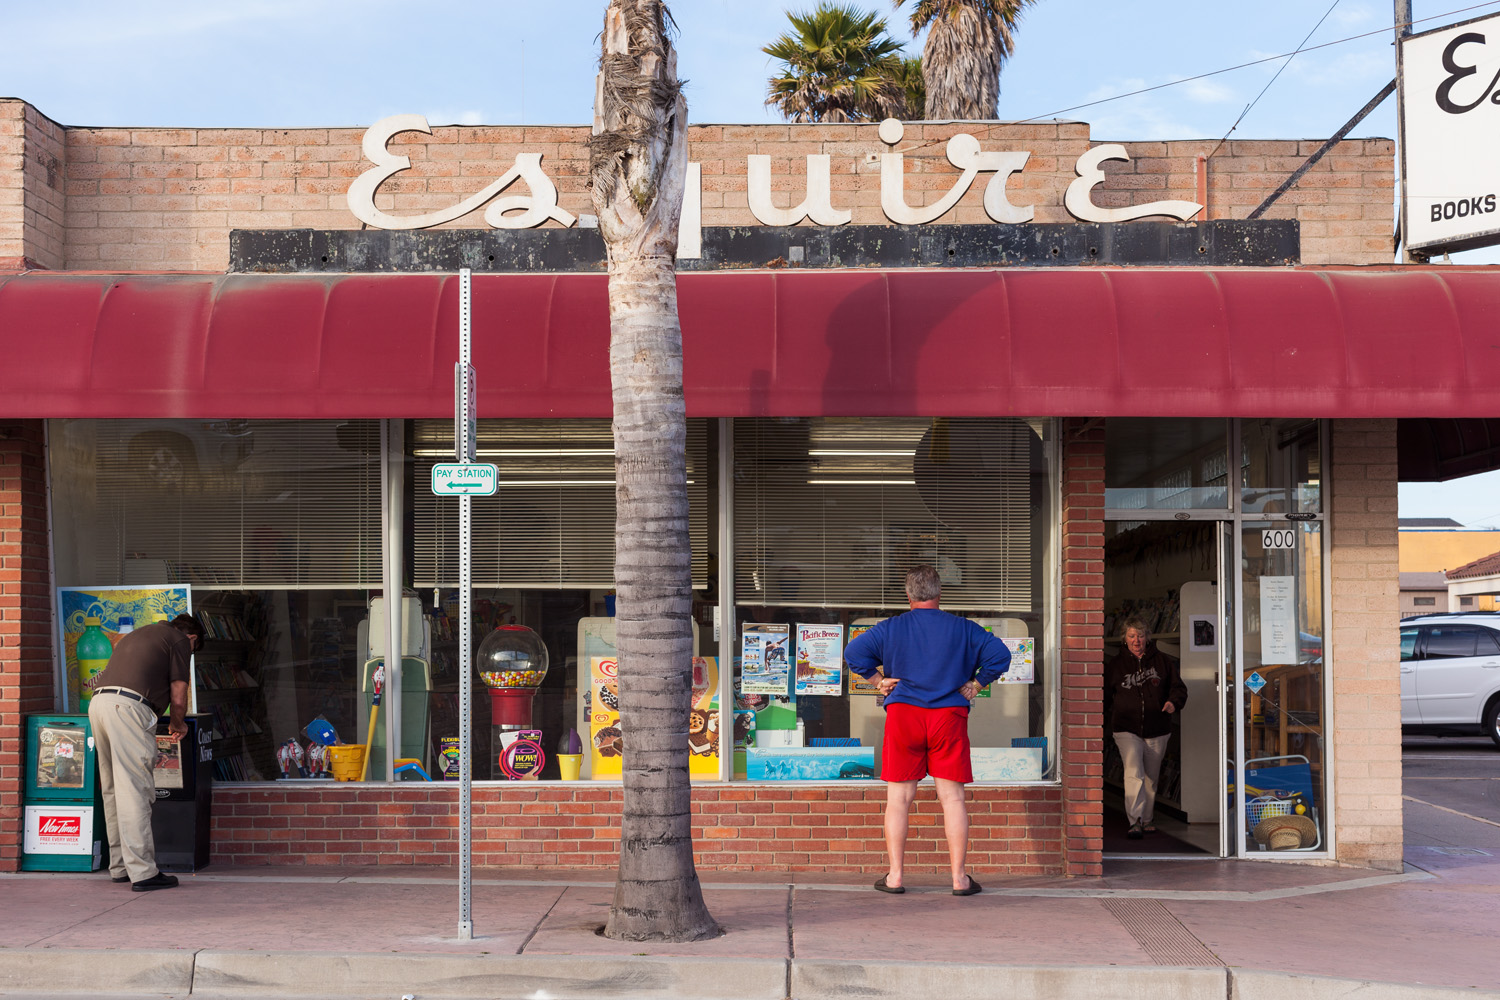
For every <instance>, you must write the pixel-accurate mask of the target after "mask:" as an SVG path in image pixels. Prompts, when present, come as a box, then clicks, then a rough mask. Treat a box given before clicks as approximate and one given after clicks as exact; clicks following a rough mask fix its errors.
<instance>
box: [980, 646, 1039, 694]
mask: <svg viewBox="0 0 1500 1000" xmlns="http://www.w3.org/2000/svg"><path fill="white" fill-rule="evenodd" d="M1000 641H1001V642H1003V643H1005V646H1006V648H1007V649H1009V650H1010V669H1008V670H1006V671H1005V673H1003V674H1001V675H1000V679H999V680H997V681H995V683H996V684H1030V683H1032V682H1033V681H1035V680H1036V639H1034V638H1032V637H1031V636H1029V635H1028V636H1021V637H1018V638H1002V639H1001V640H1000ZM986 693H988V689H986Z"/></svg>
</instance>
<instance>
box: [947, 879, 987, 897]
mask: <svg viewBox="0 0 1500 1000" xmlns="http://www.w3.org/2000/svg"><path fill="white" fill-rule="evenodd" d="M983 889H984V886H982V885H980V884H979V883H978V882H976V881H974V876H973V875H970V876H969V887H968V888H967V889H954V890H953V895H955V896H972V895H974V894H975V893H977V892H981V891H982V890H983Z"/></svg>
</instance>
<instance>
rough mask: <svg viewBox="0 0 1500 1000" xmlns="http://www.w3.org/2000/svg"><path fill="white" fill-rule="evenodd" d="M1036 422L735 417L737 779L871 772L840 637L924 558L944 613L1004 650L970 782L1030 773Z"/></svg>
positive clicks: (1037, 531)
mask: <svg viewBox="0 0 1500 1000" xmlns="http://www.w3.org/2000/svg"><path fill="white" fill-rule="evenodd" d="M1048 426H1049V425H1047V424H1045V423H1044V422H1040V421H1037V422H1029V421H1025V420H1017V419H1003V418H999V419H978V418H974V419H970V418H963V419H959V418H953V419H949V418H938V419H839V418H807V419H775V418H769V419H755V420H739V421H736V422H735V430H734V487H735V490H734V566H735V603H736V619H737V620H736V622H735V624H734V629H733V631H732V633H731V634H732V636H733V640H732V641H733V642H735V643H736V648H734V649H733V650H730V651H727V652H726V656H728V655H732V656H733V658H734V659H733V663H734V670H735V692H736V698H735V719H734V736H735V742H736V746H737V747H739V748H740V749H738V750H737V752H736V762H735V773H736V775H746V776H748V777H749V778H751V779H752V780H757V779H765V780H777V779H797V778H802V779H851V778H856V779H857V778H867V779H868V778H875V777H877V776H878V775H879V754H878V748H879V745H880V737H881V731H882V727H883V723H884V713H883V711H882V710H881V708H880V705H879V700H878V698H877V697H876V696H875V693H874V692H873V691H870V690H861V688H860V686H859V685H857V684H854V683H853V682H852V681H851V680H850V678H849V674H848V672H847V670H845V669H844V665H843V661H842V649H843V646H844V645H845V644H846V643H847V642H848V641H849V640H850V639H851V638H852V637H853V636H854V635H857V634H858V633H859V631H861V630H863V629H864V628H867V627H869V626H870V625H873V624H874V623H875V622H878V621H879V620H881V619H882V618H886V617H889V616H892V615H896V614H899V613H901V612H902V611H905V610H906V607H907V604H906V598H905V594H904V591H903V584H904V578H905V574H906V571H907V570H908V569H910V568H911V567H912V566H914V565H917V564H919V563H930V564H932V565H933V566H935V567H936V568H937V570H938V572H939V574H940V576H941V577H942V580H943V597H942V603H943V607H944V608H945V609H946V610H948V611H950V612H953V613H955V614H961V615H965V616H967V617H970V618H973V619H975V620H977V621H979V622H981V623H982V624H983V625H985V626H986V627H987V628H989V629H991V630H992V631H993V632H994V633H995V634H996V635H998V636H1001V637H1002V638H1004V639H1005V640H1006V641H1007V643H1008V644H1010V645H1011V646H1012V650H1013V673H1012V674H1011V675H1009V676H1008V677H1007V678H1006V681H1005V682H1003V683H996V684H995V685H993V686H992V687H991V688H990V689H989V690H988V691H987V692H985V694H984V695H982V696H981V698H980V699H979V700H978V701H976V703H975V707H974V710H973V713H972V715H971V718H970V735H971V738H972V740H973V743H974V746H975V757H974V759H975V773H976V779H977V780H980V781H984V780H1007V779H1023V780H1024V779H1027V778H1030V779H1040V778H1042V777H1044V775H1045V773H1046V771H1045V769H1044V765H1043V763H1042V761H1043V760H1044V759H1048V766H1050V758H1051V757H1055V753H1054V754H1051V755H1048V754H1047V752H1046V743H1047V740H1046V736H1047V734H1048V732H1049V731H1050V730H1049V724H1048V712H1049V708H1048V706H1049V702H1048V700H1047V692H1048V690H1049V688H1048V681H1047V677H1048V672H1047V669H1046V668H1047V666H1048V665H1049V663H1050V657H1049V656H1048V653H1049V650H1048V649H1047V643H1046V636H1047V634H1048V633H1047V625H1048V622H1047V608H1046V603H1045V600H1044V595H1045V594H1046V590H1047V588H1046V583H1045V581H1046V579H1047V575H1046V571H1045V567H1046V566H1047V565H1048V564H1049V563H1048V552H1049V550H1050V544H1051V537H1052V535H1051V527H1052V514H1051V502H1050V497H1051V491H1050V487H1049V469H1048V465H1047V460H1046V457H1045V456H1046V449H1045V447H1044V437H1043V435H1044V434H1045V433H1046V432H1047V429H1048Z"/></svg>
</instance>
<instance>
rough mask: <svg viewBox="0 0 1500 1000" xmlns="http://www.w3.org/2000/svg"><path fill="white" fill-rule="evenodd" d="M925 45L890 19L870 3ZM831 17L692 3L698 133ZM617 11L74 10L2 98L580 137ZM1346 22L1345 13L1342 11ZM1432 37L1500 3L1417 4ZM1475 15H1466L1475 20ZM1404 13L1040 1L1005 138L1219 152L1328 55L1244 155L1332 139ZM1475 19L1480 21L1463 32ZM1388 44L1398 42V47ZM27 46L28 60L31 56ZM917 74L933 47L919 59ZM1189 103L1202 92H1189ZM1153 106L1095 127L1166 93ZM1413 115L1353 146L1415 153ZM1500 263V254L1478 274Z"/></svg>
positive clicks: (283, 5) (1185, 1) (901, 22)
mask: <svg viewBox="0 0 1500 1000" xmlns="http://www.w3.org/2000/svg"><path fill="white" fill-rule="evenodd" d="M853 2H854V3H855V5H856V6H858V7H861V8H863V9H865V10H869V11H874V12H877V13H880V14H881V15H882V16H884V17H886V18H887V19H888V20H889V22H890V26H891V33H892V34H893V35H894V36H896V37H897V38H900V39H902V40H903V41H908V42H909V40H910V34H909V32H908V31H907V30H906V21H905V17H904V15H902V14H900V13H897V12H896V11H895V10H893V9H892V6H891V4H890V3H889V2H884V0H882V2H874V0H853ZM813 3H814V0H806V2H794V3H790V4H785V3H781V2H778V0H770V2H764V0H676V2H675V3H673V4H672V11H673V14H674V17H675V18H676V21H677V24H678V26H679V29H680V32H679V36H678V40H677V44H678V49H679V53H680V55H679V66H678V70H679V73H680V75H681V76H682V77H684V78H686V79H687V80H688V81H689V86H688V90H687V96H688V104H689V115H690V117H691V119H692V120H694V121H697V122H703V123H710V122H771V121H776V120H778V119H777V117H776V116H775V115H774V113H772V112H771V111H770V109H768V108H766V107H765V106H764V103H763V102H764V97H765V88H766V80H767V78H768V77H769V76H770V75H771V73H772V72H773V66H772V64H771V60H770V59H769V58H768V57H767V56H766V55H765V54H764V53H762V52H761V51H760V50H761V47H762V46H764V45H766V44H767V43H769V42H770V41H772V40H773V39H774V38H775V37H776V36H777V35H778V34H780V33H781V32H782V31H784V30H786V28H787V22H786V17H785V13H784V12H785V10H786V9H788V8H789V7H790V8H791V9H794V10H805V9H809V8H811V7H812V6H813ZM604 6H605V5H604V2H603V0H550V2H543V3H536V2H529V3H520V2H514V0H490V2H478V3H476V2H468V3H461V2H455V0H429V2H428V3H426V4H424V5H420V6H419V5H414V4H411V3H410V2H399V3H398V2H395V0H358V2H354V0H237V2H233V3H209V2H204V0H134V2H131V3H120V2H118V0H114V2H109V3H106V2H102V0H64V2H57V3H51V4H43V3H31V4H21V3H19V2H17V0H12V2H10V3H7V4H6V5H5V9H4V18H5V24H6V28H7V34H8V36H9V38H10V40H11V44H10V45H9V46H7V52H6V56H5V60H4V62H3V63H0V94H3V95H6V96H12V97H20V98H24V99H26V100H28V101H30V102H31V103H32V104H34V105H36V106H37V107H38V108H40V109H41V110H42V111H43V112H44V113H46V114H48V115H50V116H51V117H52V118H54V119H56V120H57V121H60V122H62V123H63V124H65V125H101V126H131V125H134V126H142V127H145V126H196V127H232V126H235V127H254V126H262V127H282V128H285V127H296V126H333V125H339V126H365V125H368V124H370V123H371V122H373V121H375V120H376V119H378V118H382V117H384V116H386V115H390V114H396V113H399V112H418V113H421V114H425V115H427V116H428V118H429V120H430V121H431V122H432V123H433V124H445V123H455V122H463V123H486V124H513V123H520V122H525V123H528V124H570V123H581V122H586V121H588V120H589V119H590V118H591V116H592V102H593V95H594V84H593V80H594V69H595V62H596V59H597V57H598V34H599V27H600V24H601V23H602V19H603V10H604ZM1330 7H1332V11H1331V13H1329V8H1330ZM1413 7H1414V16H1415V17H1416V18H1418V19H1423V18H1431V19H1432V20H1427V21H1424V22H1423V23H1420V24H1418V25H1417V30H1418V31H1421V30H1426V29H1428V28H1432V27H1438V26H1440V25H1442V24H1444V23H1451V22H1452V21H1456V20H1463V19H1467V18H1472V17H1476V16H1481V15H1484V14H1489V13H1494V12H1496V11H1500V2H1496V3H1485V4H1479V5H1477V6H1476V5H1475V3H1474V0H1414V3H1413ZM1466 8H1467V9H1466ZM1392 11H1393V3H1392V0H1338V2H1337V3H1336V4H1335V3H1333V0H1260V2H1257V3H1247V2H1242V0H1241V2H1225V0H1128V2H1126V0H1039V2H1038V3H1037V4H1036V6H1034V7H1033V8H1031V9H1030V10H1028V11H1027V13H1026V15H1025V19H1024V21H1023V23H1022V26H1021V29H1020V31H1019V33H1018V35H1017V50H1016V55H1015V57H1014V58H1013V59H1012V60H1011V61H1010V62H1009V63H1008V64H1007V66H1006V69H1005V72H1004V74H1003V76H1002V78H1001V99H1000V114H1001V117H1002V118H1010V119H1024V118H1031V117H1051V116H1054V115H1059V114H1061V115H1062V116H1063V117H1069V118H1075V119H1079V120H1083V121H1088V122H1090V123H1091V124H1092V126H1093V136H1094V137H1095V139H1096V140H1101V141H1108V140H1131V139H1181V138H1205V137H1207V138H1214V139H1217V138H1220V137H1222V136H1224V135H1225V134H1226V133H1228V132H1229V131H1230V129H1231V127H1233V126H1234V125H1235V121H1236V119H1237V118H1239V116H1240V115H1241V112H1243V111H1244V109H1245V107H1246V106H1247V105H1248V104H1250V103H1251V102H1252V101H1254V100H1255V99H1256V97H1257V95H1258V94H1259V93H1260V91H1261V90H1262V88H1264V87H1265V86H1266V84H1267V82H1269V81H1270V80H1271V78H1272V77H1273V76H1274V75H1275V74H1276V72H1277V70H1278V69H1280V68H1281V66H1282V64H1283V62H1284V60H1276V61H1272V62H1261V63H1259V64H1257V65H1253V66H1248V67H1246V68H1243V69H1238V70H1235V71H1233V72H1227V73H1222V74H1218V75H1214V76H1210V77H1206V78H1203V79H1196V80H1189V79H1188V78H1190V77H1196V76H1198V75H1200V74H1203V73H1208V72H1211V71H1214V70H1219V69H1225V68H1227V67H1232V66H1237V65H1240V64H1242V63H1248V62H1253V61H1256V60H1262V59H1265V58H1266V57H1268V56H1274V55H1278V54H1281V53H1287V52H1291V51H1293V50H1294V49H1296V48H1297V47H1298V46H1299V45H1300V44H1301V43H1302V41H1303V39H1304V38H1305V37H1306V36H1307V35H1308V32H1310V31H1312V30H1313V27H1314V25H1317V24H1318V22H1319V19H1320V18H1323V17H1324V14H1325V13H1327V17H1326V19H1324V20H1323V22H1322V24H1321V26H1320V27H1318V29H1317V31H1316V32H1315V33H1314V34H1313V35H1312V38H1311V39H1310V40H1309V42H1308V44H1309V45H1313V46H1316V45H1320V44H1322V43H1326V42H1335V41H1338V40H1340V39H1346V38H1350V37H1351V36H1357V35H1362V34H1365V33H1367V32H1376V34H1373V35H1370V36H1368V37H1364V38H1357V39H1355V40H1352V41H1347V42H1342V43H1341V44H1336V45H1332V46H1329V47H1326V48H1321V49H1318V50H1316V51H1309V52H1304V53H1303V54H1301V55H1299V56H1297V57H1296V58H1294V59H1293V60H1291V62H1290V64H1288V65H1286V68H1285V69H1284V70H1283V71H1282V73H1281V75H1280V77H1279V78H1278V79H1277V80H1276V81H1275V83H1274V85H1273V86H1272V87H1271V88H1270V90H1269V91H1267V92H1266V94H1265V96H1264V97H1262V98H1260V99H1259V102H1258V103H1256V104H1255V106H1254V107H1253V109H1251V110H1250V112H1249V113H1248V114H1247V115H1245V117H1244V119H1243V121H1241V122H1240V124H1239V126H1238V128H1237V129H1236V130H1235V132H1234V137H1236V138H1309V139H1322V138H1326V137H1327V136H1329V135H1330V134H1332V133H1333V132H1334V131H1336V130H1337V129H1338V128H1339V126H1341V125H1342V124H1343V123H1344V122H1345V121H1346V120H1347V119H1348V118H1349V117H1350V116H1351V115H1352V114H1353V113H1354V112H1355V111H1357V110H1358V109H1359V108H1360V107H1361V106H1363V105H1364V103H1365V102H1366V101H1367V100H1369V98H1370V97H1372V96H1374V94H1375V93H1376V92H1377V91H1379V89H1380V88H1381V87H1382V86H1384V84H1385V83H1386V81H1388V80H1390V79H1391V78H1392V77H1393V76H1394V75H1395V70H1394V63H1395V57H1394V53H1393V51H1392V45H1391V32H1390V29H1389V25H1390V23H1391V20H1392ZM1460 11H1462V12H1461V13H1460ZM1382 29H1383V30H1382ZM18 41H23V44H17V42H18ZM909 48H910V50H911V51H912V52H913V54H915V53H917V52H918V51H919V49H920V43H917V44H909ZM1181 81H1186V82H1181ZM1163 84H1170V86H1165V87H1162V88H1161V89H1157V90H1152V91H1150V92H1149V93H1146V94H1142V95H1139V96H1135V97H1128V98H1124V99H1119V100H1110V101H1107V102H1106V103H1099V104H1093V105H1092V106H1089V107H1082V108H1077V110H1072V111H1068V110H1067V109H1070V108H1075V107H1077V106H1078V105H1085V104H1090V103H1091V102H1096V101H1102V100H1105V99H1107V98H1112V97H1117V96H1118V95H1121V94H1125V93H1128V92H1131V91H1136V90H1142V89H1145V88H1148V87H1160V86H1161V85H1163ZM1395 122H1396V111H1395V100H1394V99H1390V100H1387V101H1386V103H1385V104H1384V105H1383V106H1381V107H1380V108H1379V109H1378V110H1377V111H1376V112H1375V113H1374V114H1372V115H1371V116H1370V117H1369V118H1367V119H1366V120H1365V122H1364V123H1363V124H1362V125H1361V126H1360V127H1359V128H1358V129H1356V131H1355V132H1354V135H1355V136H1376V135H1378V136H1392V135H1394V134H1395ZM1459 259H1461V260H1462V261H1464V262H1472V263H1477V262H1487V261H1491V260H1500V253H1497V252H1496V251H1495V250H1494V249H1490V250H1485V251H1476V252H1474V253H1472V254H1468V255H1463V256H1462V258H1459ZM1497 497H1500V473H1491V474H1488V475H1487V476H1482V477H1473V478H1472V479H1470V480H1465V481H1460V482H1458V483H1453V484H1446V485H1444V486H1441V487H1437V488H1432V487H1415V486H1413V487H1403V490H1402V514H1403V515H1404V516H1411V517H1434V516H1450V517H1454V518H1457V519H1459V520H1461V521H1466V522H1469V521H1472V522H1475V523H1485V524H1494V525H1500V499H1494V498H1497Z"/></svg>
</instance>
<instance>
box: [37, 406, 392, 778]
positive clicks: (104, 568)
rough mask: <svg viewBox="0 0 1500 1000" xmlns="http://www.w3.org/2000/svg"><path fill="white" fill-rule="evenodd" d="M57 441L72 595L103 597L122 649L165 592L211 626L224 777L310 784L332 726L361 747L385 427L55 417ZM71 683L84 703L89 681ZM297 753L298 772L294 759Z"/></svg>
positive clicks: (54, 481)
mask: <svg viewBox="0 0 1500 1000" xmlns="http://www.w3.org/2000/svg"><path fill="white" fill-rule="evenodd" d="M49 440H50V453H49V468H50V472H51V485H52V501H53V503H52V506H53V524H54V533H53V537H54V542H53V554H54V560H55V564H56V573H57V582H58V585H59V586H60V587H65V588H82V589H85V590H87V591H89V592H91V593H93V594H94V600H95V603H96V604H97V605H98V609H99V610H100V611H101V612H103V613H104V614H103V617H104V618H105V620H104V622H103V627H104V628H105V630H106V634H107V635H109V636H111V637H113V639H115V640H117V639H118V636H119V635H120V634H121V633H122V631H123V630H124V629H125V628H127V627H140V626H143V625H148V624H150V623H151V621H150V617H149V614H150V612H149V609H150V608H152V607H155V606H156V602H154V601H153V595H155V594H164V593H167V592H182V591H185V592H186V594H187V598H188V602H189V603H190V606H191V608H192V609H193V611H194V612H195V613H196V614H197V615H198V616H199V617H200V619H201V620H202V621H203V623H204V625H205V626H206V628H207V629H208V637H207V641H206V643H205V645H204V648H203V649H202V651H201V652H199V653H198V655H197V656H195V657H194V672H195V677H194V689H193V699H194V701H193V709H194V710H195V711H197V712H199V713H201V714H204V715H207V716H210V717H211V719H212V734H213V744H212V751H213V753H214V760H215V764H214V768H215V775H216V777H217V778H218V779H219V780H221V781H260V780H271V779H274V778H277V777H279V776H281V775H282V774H283V763H285V764H286V771H285V773H286V774H287V775H288V776H290V777H301V776H304V775H305V774H306V773H307V772H308V770H309V767H308V765H309V762H308V760H307V752H306V746H307V744H308V743H309V742H310V740H309V738H308V737H307V735H306V732H305V730H306V727H307V726H308V724H309V723H310V722H312V721H313V720H314V719H315V718H318V717H320V716H321V717H323V718H325V719H326V720H327V721H328V723H329V724H330V725H331V726H333V727H334V728H335V730H336V731H337V733H338V736H339V738H340V739H342V740H344V741H346V742H351V743H354V742H360V741H362V739H363V734H362V733H359V732H356V730H357V729H358V723H359V714H358V693H359V689H358V684H359V668H360V664H361V663H362V662H363V661H364V659H365V655H364V654H363V653H362V652H361V644H362V630H361V629H360V622H361V621H362V620H363V619H364V618H365V616H366V615H367V613H368V612H367V595H368V593H369V591H370V589H372V588H378V587H379V586H380V579H379V577H380V457H379V443H380V429H379V424H378V423H377V422H375V421H344V422H335V421H292V420H213V421H198V420H53V421H51V422H50V426H49ZM127 616H128V617H131V618H133V619H138V620H133V621H131V622H130V623H129V625H127V624H126V622H125V621H124V618H125V617H127ZM69 628H70V624H69V623H67V622H65V623H64V633H65V635H66V634H67V632H68V629H69ZM67 680H68V686H69V691H70V697H69V704H70V705H74V706H76V705H77V704H78V703H79V695H80V693H81V692H80V689H79V678H78V677H76V676H69V677H68V679H67ZM288 741H292V742H295V743H297V744H298V745H299V748H301V751H302V760H301V762H300V764H299V763H298V762H297V760H296V757H295V755H291V756H287V755H279V753H278V751H279V750H280V749H281V748H282V747H283V746H284V745H285V744H286V743H287V742H288ZM282 756H287V759H286V761H285V762H284V761H283V760H282V759H279V758H280V757H282Z"/></svg>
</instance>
